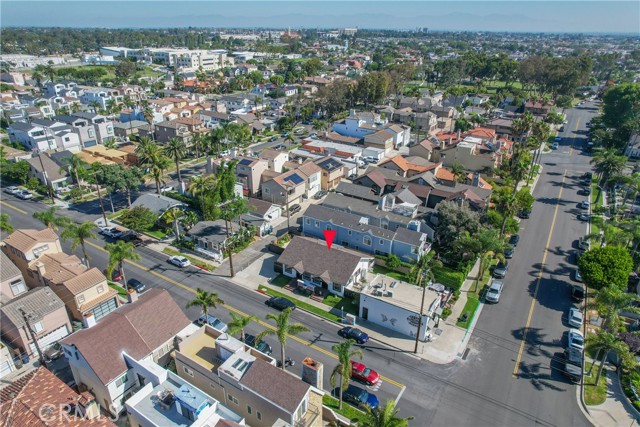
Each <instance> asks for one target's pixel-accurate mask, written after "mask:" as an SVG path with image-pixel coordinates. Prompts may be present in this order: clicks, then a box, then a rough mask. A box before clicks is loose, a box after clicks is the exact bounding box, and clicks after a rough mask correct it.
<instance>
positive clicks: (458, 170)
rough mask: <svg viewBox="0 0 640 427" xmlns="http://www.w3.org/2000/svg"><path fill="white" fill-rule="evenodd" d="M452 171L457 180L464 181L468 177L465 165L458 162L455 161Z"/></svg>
mask: <svg viewBox="0 0 640 427" xmlns="http://www.w3.org/2000/svg"><path fill="white" fill-rule="evenodd" d="M451 173H453V177H454V178H455V180H456V181H457V182H462V181H464V178H465V177H466V173H465V171H464V167H463V166H462V165H461V164H460V163H458V162H453V165H451Z"/></svg>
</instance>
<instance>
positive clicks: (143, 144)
mask: <svg viewBox="0 0 640 427" xmlns="http://www.w3.org/2000/svg"><path fill="white" fill-rule="evenodd" d="M136 155H137V156H138V160H139V161H140V163H141V164H143V165H145V166H147V167H148V168H149V171H150V172H151V175H152V176H153V179H154V180H155V183H156V192H157V193H158V194H160V183H161V182H162V177H163V176H164V171H165V170H166V168H167V167H168V166H169V159H168V158H167V157H165V155H164V153H163V150H162V148H160V147H159V146H158V145H157V144H156V143H155V141H153V140H151V139H150V138H149V137H146V136H143V137H142V138H140V143H139V144H138V146H137V147H136Z"/></svg>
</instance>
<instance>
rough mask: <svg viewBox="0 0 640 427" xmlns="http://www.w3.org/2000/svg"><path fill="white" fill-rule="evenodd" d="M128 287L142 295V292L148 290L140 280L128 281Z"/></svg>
mask: <svg viewBox="0 0 640 427" xmlns="http://www.w3.org/2000/svg"><path fill="white" fill-rule="evenodd" d="M127 285H129V287H130V288H131V289H135V290H136V291H137V292H138V293H141V292H142V291H144V290H145V289H146V286H145V285H144V283H142V282H141V281H140V280H138V279H129V280H127Z"/></svg>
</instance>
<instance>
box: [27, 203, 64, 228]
mask: <svg viewBox="0 0 640 427" xmlns="http://www.w3.org/2000/svg"><path fill="white" fill-rule="evenodd" d="M57 211H58V208H57V207H55V206H52V207H50V208H49V209H47V210H46V211H38V212H34V213H33V217H34V218H35V219H37V220H38V221H40V222H41V223H43V224H44V225H46V226H47V228H49V229H50V230H53V231H56V230H57V229H58V228H59V227H64V226H66V225H67V224H69V222H70V219H69V218H67V217H63V216H59V215H57V214H56V212H57Z"/></svg>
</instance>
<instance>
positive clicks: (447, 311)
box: [440, 307, 451, 320]
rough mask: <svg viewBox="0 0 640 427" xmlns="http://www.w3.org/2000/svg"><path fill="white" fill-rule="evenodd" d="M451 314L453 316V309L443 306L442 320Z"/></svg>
mask: <svg viewBox="0 0 640 427" xmlns="http://www.w3.org/2000/svg"><path fill="white" fill-rule="evenodd" d="M449 316H451V309H450V308H449V307H445V308H443V309H442V314H441V315H440V318H442V320H447V317H449Z"/></svg>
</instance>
